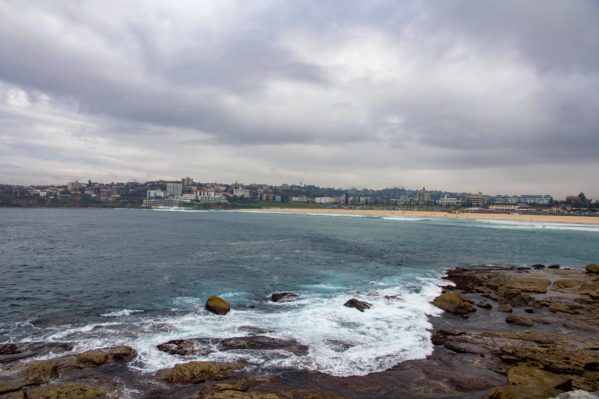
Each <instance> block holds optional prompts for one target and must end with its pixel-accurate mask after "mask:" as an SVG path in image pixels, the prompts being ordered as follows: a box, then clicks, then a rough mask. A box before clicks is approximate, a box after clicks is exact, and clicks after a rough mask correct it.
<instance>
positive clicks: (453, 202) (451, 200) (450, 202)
mask: <svg viewBox="0 0 599 399" xmlns="http://www.w3.org/2000/svg"><path fill="white" fill-rule="evenodd" d="M463 203H464V201H463V200H462V199H461V198H455V197H448V196H447V195H446V196H444V197H443V198H440V199H439V200H438V201H437V205H440V206H462V204H463Z"/></svg>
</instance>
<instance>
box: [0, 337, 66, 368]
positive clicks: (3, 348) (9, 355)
mask: <svg viewBox="0 0 599 399" xmlns="http://www.w3.org/2000/svg"><path fill="white" fill-rule="evenodd" d="M72 349H73V344H71V343H69V342H18V343H11V344H0V363H10V362H14V361H17V360H21V359H27V358H30V357H35V356H45V355H48V354H58V353H62V352H68V351H70V350H72Z"/></svg>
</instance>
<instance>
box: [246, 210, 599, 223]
mask: <svg viewBox="0 0 599 399" xmlns="http://www.w3.org/2000/svg"><path fill="white" fill-rule="evenodd" d="M238 211H244V212H252V211H253V212H277V213H300V214H314V213H317V214H330V215H365V216H383V217H413V218H433V219H458V220H459V219H462V220H498V221H509V222H529V223H558V224H560V223H561V224H580V225H599V217H594V216H570V215H516V214H507V213H482V212H480V213H479V212H472V213H470V212H467V213H466V212H464V213H450V212H438V211H417V210H409V211H408V210H374V209H324V208H261V209H251V208H247V209H239V210H238Z"/></svg>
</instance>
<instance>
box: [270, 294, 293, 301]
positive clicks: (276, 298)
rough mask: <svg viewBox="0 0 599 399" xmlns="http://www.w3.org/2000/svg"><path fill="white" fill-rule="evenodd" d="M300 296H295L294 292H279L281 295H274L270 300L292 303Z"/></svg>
mask: <svg viewBox="0 0 599 399" xmlns="http://www.w3.org/2000/svg"><path fill="white" fill-rule="evenodd" d="M298 296H299V295H297V294H294V293H293V292H279V293H275V294H272V295H271V296H270V300H271V301H273V302H285V301H292V300H294V299H295V298H297V297H298Z"/></svg>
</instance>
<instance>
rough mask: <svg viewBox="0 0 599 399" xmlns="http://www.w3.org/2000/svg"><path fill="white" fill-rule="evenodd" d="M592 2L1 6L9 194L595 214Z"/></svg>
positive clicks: (1, 105)
mask: <svg viewBox="0 0 599 399" xmlns="http://www.w3.org/2000/svg"><path fill="white" fill-rule="evenodd" d="M598 21H599V5H598V4H597V3H596V2H593V1H582V0H581V1H576V2H561V1H546V0H543V1H528V2H525V3H522V2H519V1H501V2H495V3H493V4H490V3H488V2H486V3H484V4H482V3H480V4H479V3H477V2H474V3H473V2H466V1H458V0H455V1H444V2H441V3H439V2H425V1H406V2H401V3H398V2H395V1H344V2H317V1H295V2H281V1H258V2H251V3H248V2H241V1H239V2H234V1H214V2H210V1H203V2H194V1H189V2H173V3H172V4H167V3H164V2H148V1H143V2H139V3H137V4H136V3H134V2H126V3H123V2H118V1H104V2H72V1H62V2H61V1H56V2H39V3H36V2H19V1H16V0H15V1H7V2H2V3H1V4H0V182H8V183H42V182H63V181H66V180H70V179H73V178H79V179H87V178H92V179H94V180H103V181H107V180H108V181H112V180H120V181H122V180H132V179H138V180H146V179H156V178H179V177H181V176H187V175H190V176H193V177H195V178H196V179H199V180H200V181H214V180H218V181H235V180H239V181H244V182H267V183H273V184H277V183H283V182H288V183H297V182H298V181H299V180H300V178H301V175H302V174H303V171H304V168H305V167H306V166H308V173H307V175H306V181H307V182H308V183H314V184H320V185H327V186H345V187H350V186H351V187H362V186H369V187H384V186H408V187H416V186H422V185H426V186H428V187H434V188H438V189H446V190H455V191H485V192H490V193H499V192H508V193H551V194H554V195H557V196H563V195H565V194H569V193H578V192H580V191H585V192H587V194H590V195H593V196H595V197H598V196H599V187H598V186H597V181H599V156H598V154H597V152H598V150H599V23H598Z"/></svg>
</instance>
